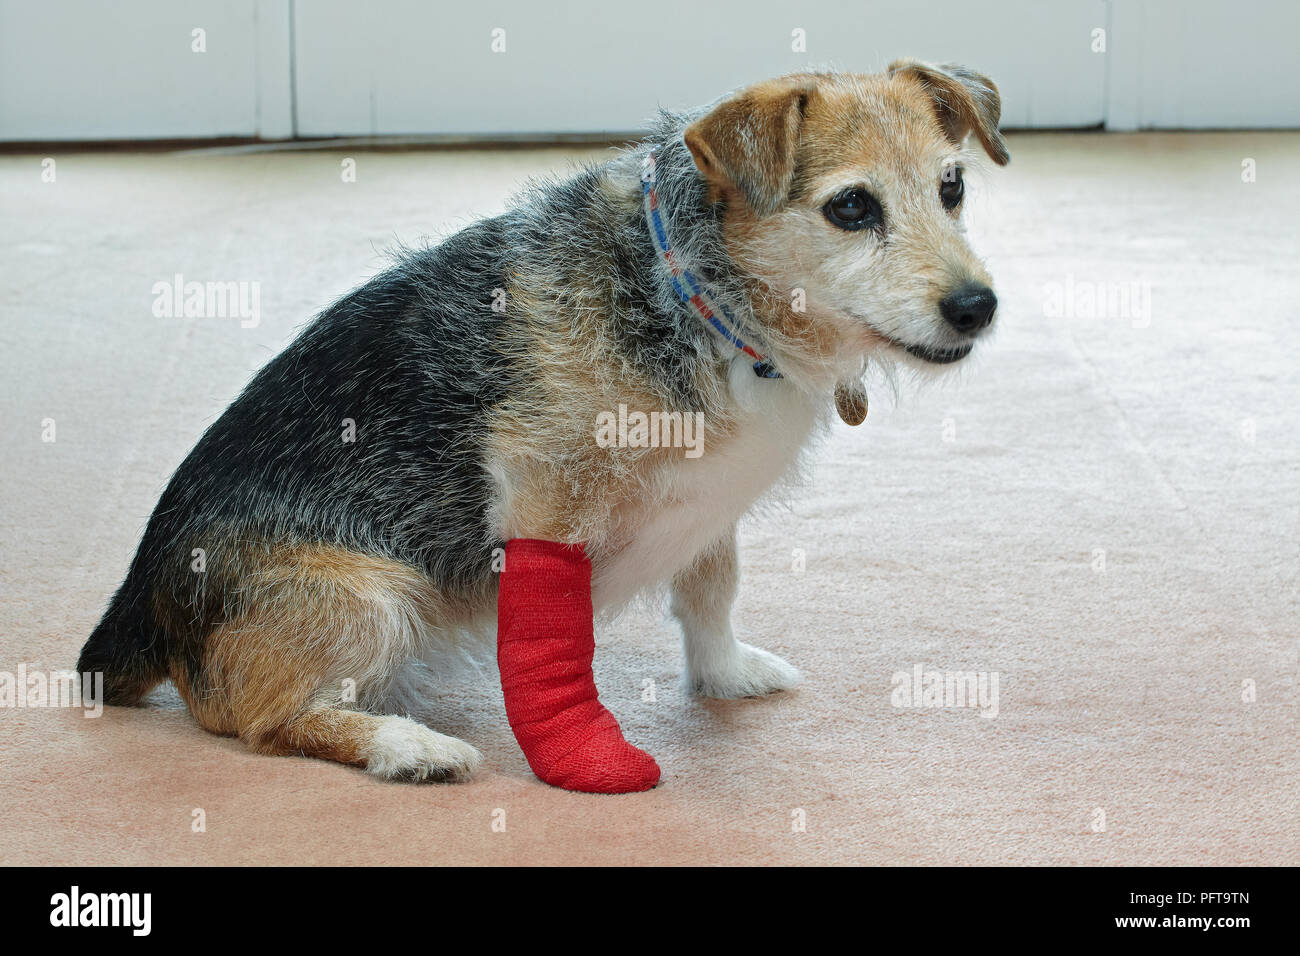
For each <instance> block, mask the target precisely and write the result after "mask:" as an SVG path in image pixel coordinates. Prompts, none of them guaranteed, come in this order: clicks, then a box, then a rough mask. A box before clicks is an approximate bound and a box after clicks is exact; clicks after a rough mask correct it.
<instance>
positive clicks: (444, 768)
mask: <svg viewBox="0 0 1300 956" xmlns="http://www.w3.org/2000/svg"><path fill="white" fill-rule="evenodd" d="M364 758H365V765H366V770H367V771H368V772H369V773H371V774H373V775H374V776H376V777H384V778H385V779H388V780H417V781H425V780H427V781H438V782H443V783H451V782H454V781H460V780H468V779H469V778H470V777H472V776H473V775H474V772H475V771H476V770H478V768H479V767H480V766H481V765H482V763H483V755H482V754H481V753H479V752H478V750H477V749H476V748H475V747H472V746H470V745H469V744H467V743H465V741H463V740H457V739H456V738H455V737H448V736H447V735H446V734H440V733H437V732H436V731H433V730H430V729H429V728H428V727H425V726H424V725H423V724H418V723H416V722H415V721H414V720H410V719H408V718H406V717H384V718H383V723H381V724H380V726H379V729H378V730H377V731H375V735H374V738H373V739H372V740H371V742H370V746H369V747H368V748H366V751H365V753H364Z"/></svg>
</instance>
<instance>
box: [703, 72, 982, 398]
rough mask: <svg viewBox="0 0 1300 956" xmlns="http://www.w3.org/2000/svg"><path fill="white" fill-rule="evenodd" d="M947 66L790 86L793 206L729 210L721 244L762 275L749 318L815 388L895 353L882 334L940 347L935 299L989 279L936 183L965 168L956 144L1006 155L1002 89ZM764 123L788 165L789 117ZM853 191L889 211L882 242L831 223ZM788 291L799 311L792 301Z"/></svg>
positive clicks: (802, 80) (709, 124)
mask: <svg viewBox="0 0 1300 956" xmlns="http://www.w3.org/2000/svg"><path fill="white" fill-rule="evenodd" d="M944 69H947V70H954V71H960V68H944ZM944 69H941V68H936V67H928V66H926V65H925V64H917V63H915V62H913V61H900V63H898V64H896V68H895V72H893V73H890V74H881V75H873V76H862V75H845V74H826V75H819V74H801V75H798V76H795V77H789V78H786V79H785V80H784V81H783V82H784V83H785V85H786V87H787V88H793V89H798V90H800V91H801V92H800V116H801V125H800V128H799V133H798V143H797V147H796V149H795V150H794V151H793V153H791V154H790V155H789V158H788V162H789V163H790V164H791V168H790V170H789V173H788V175H786V176H785V180H786V181H788V182H789V184H790V186H789V196H788V197H787V201H786V202H785V203H784V204H783V205H782V206H780V208H779V209H778V210H776V211H775V212H768V211H766V210H764V209H763V208H760V207H758V206H756V205H755V204H753V203H748V202H732V203H730V204H729V205H728V207H727V209H726V236H727V243H728V248H729V250H730V251H731V253H732V256H733V258H734V259H735V260H736V261H737V262H738V263H739V264H740V265H741V266H742V267H744V268H745V269H746V270H747V271H748V272H750V273H752V274H753V275H754V276H755V277H756V278H757V280H758V281H757V285H756V289H755V297H754V304H755V310H756V313H757V314H758V315H759V317H760V319H761V320H763V322H764V324H765V326H766V328H765V331H767V332H768V334H769V341H770V342H771V343H772V344H773V346H774V351H776V352H777V353H779V354H780V355H781V357H782V361H783V363H784V366H785V367H786V368H788V369H790V370H791V371H792V372H794V373H795V374H796V375H797V376H798V377H800V378H802V379H806V380H808V381H809V382H811V383H813V385H814V387H816V388H818V389H825V388H828V387H829V386H830V385H831V384H833V382H834V381H836V380H838V379H839V378H841V377H843V376H846V375H849V376H852V375H854V374H856V373H857V372H858V371H859V370H860V369H861V367H862V363H863V361H864V359H865V358H868V357H871V356H874V355H880V354H882V353H889V354H891V355H892V354H894V353H895V352H897V350H894V349H891V348H890V347H889V346H888V344H887V342H888V341H889V340H894V341H900V340H901V341H904V342H907V343H909V344H916V345H922V346H928V347H941V346H943V345H945V344H948V343H947V342H945V339H944V337H945V336H946V335H947V334H948V332H947V329H946V327H945V325H944V323H943V320H942V318H941V316H940V314H939V307H938V306H939V301H940V300H941V299H942V298H943V297H944V296H946V295H947V294H948V293H949V292H951V291H952V290H953V289H955V288H956V287H958V286H960V285H962V284H963V283H965V282H979V283H983V284H986V285H988V284H991V279H990V277H989V275H988V272H987V270H986V269H985V267H984V265H983V263H982V262H981V260H980V259H979V258H978V257H977V256H976V255H975V254H974V253H973V252H972V251H971V249H970V247H969V246H968V245H967V243H966V239H965V234H964V229H963V227H962V224H961V218H960V211H959V210H958V211H957V212H950V211H948V210H946V209H944V208H943V206H942V204H941V203H940V200H939V183H940V178H941V176H942V175H943V171H944V169H945V168H946V167H947V166H949V165H952V164H954V163H960V164H961V165H963V166H966V167H969V166H971V165H972V162H973V160H972V157H971V154H970V153H969V152H968V151H965V150H964V149H963V148H962V146H961V143H962V142H963V141H964V140H965V138H966V136H967V134H968V133H969V132H971V131H972V130H973V131H974V132H976V133H977V134H978V135H979V138H980V140H981V142H982V143H984V145H985V146H986V147H987V148H988V149H989V150H990V152H992V153H993V154H994V158H995V160H996V161H998V162H1004V161H1005V159H1006V153H1005V145H1004V144H1003V143H1002V140H1001V137H1000V135H998V133H997V126H996V124H997V112H998V100H997V92H996V87H994V86H993V84H992V82H991V81H988V80H987V78H985V77H982V76H980V75H979V74H975V73H971V72H970V71H960V72H959V73H956V74H949V73H947V72H944ZM968 85H969V89H968ZM766 88H767V84H762V85H760V87H758V88H756V89H766ZM970 90H974V91H975V92H974V93H972V92H970ZM749 97H750V94H749V93H748V92H746V93H742V94H740V95H739V96H737V97H736V98H735V100H734V103H736V104H743V103H745V102H747V101H748V99H749ZM730 102H732V101H729V103H730ZM734 108H735V107H734V106H728V107H726V109H727V110H731V109H734ZM728 116H729V113H728V112H726V111H725V110H724V108H719V109H718V110H716V111H715V113H714V114H710V117H707V118H706V119H705V120H701V121H699V122H698V123H697V124H696V127H698V128H699V129H715V130H716V129H717V124H718V122H719V121H723V120H726V119H727V118H728ZM714 117H717V118H718V119H717V120H715V119H714ZM769 122H775V123H776V126H777V130H776V132H775V134H774V135H775V142H776V144H777V145H776V146H775V148H774V151H773V153H772V154H771V155H772V157H774V159H773V161H774V162H778V163H780V162H786V161H787V159H786V155H787V154H786V146H785V144H786V142H787V132H786V130H785V127H784V125H782V124H784V122H785V120H784V119H781V120H779V121H773V120H771V118H770V116H769ZM715 135H719V136H722V137H723V138H724V139H725V137H726V134H725V133H724V132H718V133H716V134H715ZM693 151H695V150H694V149H693ZM700 152H703V149H700ZM701 168H702V169H704V167H703V166H702V167H701ZM705 172H706V175H708V172H707V170H706V171H705ZM776 178H777V179H779V178H780V177H779V176H778V177H776ZM852 186H863V187H865V188H867V189H868V190H869V191H870V192H871V193H872V195H874V196H875V197H876V198H877V199H878V200H879V201H880V202H881V204H882V206H883V207H884V211H885V218H886V227H885V232H884V234H883V236H882V237H879V238H877V237H874V236H871V235H866V234H864V232H846V231H844V230H840V229H837V228H835V227H834V226H832V225H831V224H830V223H828V222H827V221H826V219H825V217H824V215H823V213H822V207H823V205H824V204H825V202H826V201H827V200H828V199H829V198H831V197H832V196H833V195H835V194H836V193H837V192H839V191H840V190H842V189H845V188H849V187H852ZM796 294H802V296H803V297H804V299H805V302H806V309H805V310H803V311H800V310H797V309H795V308H793V307H792V302H793V300H794V299H795V297H796Z"/></svg>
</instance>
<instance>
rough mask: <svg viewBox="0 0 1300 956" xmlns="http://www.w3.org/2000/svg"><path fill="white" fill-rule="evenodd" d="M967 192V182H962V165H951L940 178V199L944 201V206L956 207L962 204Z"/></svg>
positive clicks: (945, 207)
mask: <svg viewBox="0 0 1300 956" xmlns="http://www.w3.org/2000/svg"><path fill="white" fill-rule="evenodd" d="M965 194H966V184H965V183H963V182H962V178H961V167H960V166H949V167H948V168H947V169H945V170H944V171H943V176H942V178H941V179H940V180H939V201H940V202H942V203H943V208H944V209H956V208H957V207H958V206H960V205H961V200H962V196H964V195H965Z"/></svg>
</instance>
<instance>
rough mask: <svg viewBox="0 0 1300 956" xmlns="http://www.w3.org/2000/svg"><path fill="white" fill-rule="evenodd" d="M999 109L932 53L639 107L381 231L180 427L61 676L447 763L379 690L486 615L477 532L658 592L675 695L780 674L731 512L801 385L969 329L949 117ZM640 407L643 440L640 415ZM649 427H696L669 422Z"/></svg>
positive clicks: (845, 395)
mask: <svg viewBox="0 0 1300 956" xmlns="http://www.w3.org/2000/svg"><path fill="white" fill-rule="evenodd" d="M999 113H1000V98H999V94H998V91H997V87H996V86H995V85H994V84H993V82H992V81H991V80H989V79H988V78H987V77H985V76H982V75H981V74H979V73H976V72H973V71H970V70H967V69H964V68H961V67H957V66H933V65H929V64H925V63H922V62H918V61H914V60H900V61H897V62H895V63H893V64H891V65H890V66H889V68H888V69H887V70H886V71H885V72H884V73H880V74H874V75H864V74H839V73H801V74H794V75H790V76H785V77H782V78H779V79H774V80H770V81H766V82H762V83H758V84H757V85H754V86H752V87H749V88H746V89H743V90H741V91H740V92H738V93H735V94H733V95H731V96H729V97H727V98H725V99H723V100H721V101H719V102H717V103H716V104H715V105H713V106H711V107H707V108H705V109H702V110H697V111H695V112H692V113H684V114H681V113H671V112H667V111H665V112H661V113H660V115H659V116H658V118H657V120H656V121H655V123H654V125H653V127H652V129H651V131H650V133H649V135H648V136H647V138H646V139H645V140H644V141H643V142H641V143H640V144H639V145H636V146H634V147H630V148H628V149H625V150H623V151H620V152H618V153H616V155H615V156H614V157H613V158H612V159H610V160H609V161H607V162H605V163H603V164H601V165H594V166H588V167H585V168H583V169H581V170H580V171H578V172H577V173H576V174H575V175H573V176H572V177H571V178H568V179H564V180H555V181H545V182H541V183H535V184H533V185H532V186H530V187H529V189H528V190H527V191H526V192H525V193H524V194H523V195H522V196H521V197H520V198H519V199H518V200H517V201H516V202H515V203H514V204H513V205H512V206H511V207H510V208H509V210H508V211H507V212H505V213H503V214H502V215H499V216H496V217H494V218H490V219H485V220H482V221H479V222H477V223H475V224H472V225H470V226H468V227H467V228H465V229H463V230H462V231H460V232H458V233H456V234H455V235H453V236H451V237H450V238H448V239H446V240H445V241H444V242H442V243H441V244H439V245H436V246H434V247H431V248H424V249H420V250H415V251H411V250H407V251H404V252H402V253H401V254H400V256H399V259H398V261H397V262H396V264H395V265H393V266H392V267H391V268H390V269H388V270H387V271H385V272H383V273H382V274H380V275H377V276H376V277H374V278H373V279H371V280H370V281H368V282H367V283H366V284H365V285H363V286H362V287H360V288H358V289H356V290H355V291H353V292H351V293H349V294H348V295H346V296H344V297H343V298H342V299H340V300H339V301H337V302H336V303H334V304H333V305H332V306H330V307H329V308H328V309H326V310H325V311H324V312H323V313H322V314H321V315H319V316H318V317H317V318H316V319H315V321H314V322H312V323H311V324H310V325H309V326H308V327H307V328H306V329H305V330H304V331H303V332H302V333H301V334H300V336H299V337H298V338H297V339H296V340H295V341H294V342H293V344H291V345H290V346H289V347H288V348H287V349H286V350H285V351H284V352H282V353H281V354H280V355H278V356H277V357H276V358H274V359H273V360H272V361H271V362H270V363H269V364H267V365H266V366H265V367H264V368H263V369H262V370H261V371H260V372H258V373H257V375H256V376H255V377H254V378H253V380H252V382H251V383H250V384H249V385H248V387H247V388H246V389H245V390H244V392H243V393H242V394H241V395H240V396H239V397H238V398H237V399H236V400H235V401H234V402H233V404H231V405H230V407H229V408H228V409H227V410H226V412H225V413H224V414H223V415H222V416H221V417H220V418H219V419H218V420H217V421H216V422H215V423H214V424H213V425H212V426H211V427H210V428H209V429H208V430H207V432H206V433H205V434H204V435H203V436H202V438H201V439H200V440H199V442H198V444H197V445H196V446H195V447H194V449H193V451H191V452H190V454H189V456H188V457H187V458H186V459H185V460H184V462H183V463H182V464H181V465H180V467H179V468H178V470H177V471H176V473H175V475H174V476H173V477H172V479H171V481H170V483H169V484H168V486H167V488H166V490H165V491H164V493H163V495H162V497H161V499H160V500H159V502H158V505H157V507H156V509H155V510H154V512H153V516H152V518H151V519H150V521H149V523H148V526H147V528H146V530H145V532H144V535H143V538H142V540H141V542H140V545H139V549H138V551H137V553H136V555H135V558H134V560H133V561H132V562H131V565H130V567H129V570H128V571H127V574H126V578H125V580H124V582H123V583H122V585H121V587H120V588H119V589H118V590H117V592H116V593H115V594H114V595H113V597H112V599H111V601H110V602H109V604H108V608H107V610H106V612H105V614H104V616H103V618H102V620H101V621H100V623H99V624H98V626H97V627H96V628H95V629H94V631H93V633H92V634H91V635H90V638H89V640H88V641H87V643H86V645H85V647H84V649H83V650H82V653H81V658H80V662H79V669H80V670H81V671H82V672H102V673H103V674H104V677H105V688H106V689H105V700H106V702H107V703H110V704H119V705H129V704H135V703H138V702H139V701H140V700H141V698H142V697H143V695H145V694H146V693H147V692H148V691H149V690H150V689H152V688H153V687H154V686H156V685H157V684H158V683H160V682H161V681H163V680H165V679H167V678H170V679H171V680H172V681H173V682H174V683H175V685H176V687H177V688H178V690H179V692H180V694H181V696H182V698H183V699H184V701H185V703H186V704H187V705H188V707H189V709H190V711H191V712H192V713H193V715H194V717H195V718H196V719H197V720H198V722H199V723H200V724H201V725H202V726H203V727H204V728H206V729H207V730H209V731H212V732H214V733H217V734H224V735H237V736H238V737H239V738H241V739H242V740H243V741H244V742H245V743H246V744H247V745H248V746H249V747H250V748H252V749H253V750H254V751H257V752H260V753H265V754H299V755H308V756H313V757H319V758H324V759H329V760H335V761H339V762H342V763H345V764H351V765H355V766H359V767H362V768H364V769H365V770H367V771H368V772H370V773H372V774H374V775H377V776H379V777H384V778H393V779H413V780H460V779H464V778H466V777H468V776H469V775H471V774H472V773H473V772H474V771H475V769H476V768H477V767H478V766H479V765H480V764H481V760H482V758H481V756H480V754H479V752H478V751H477V750H476V749H475V748H474V747H473V746H471V745H470V744H469V743H466V742H464V741H461V740H458V739H456V738H453V737H450V736H447V735H443V734H440V733H437V732H436V731H435V730H433V729H430V728H429V727H426V726H424V725H423V724H421V723H418V722H416V721H414V720H411V719H409V718H408V717H405V716H402V715H401V714H400V707H399V708H397V710H398V711H399V712H394V708H393V706H392V699H393V697H394V695H395V694H396V693H397V692H398V691H399V690H400V689H401V688H402V687H403V686H404V685H405V680H406V678H405V677H404V675H406V674H407V673H408V671H409V668H410V667H412V666H414V665H413V663H412V662H417V661H419V660H420V659H421V658H422V657H424V656H425V655H426V654H427V653H428V652H429V651H430V649H431V648H434V647H436V646H438V645H440V644H442V643H445V642H448V641H453V640H454V639H455V638H456V636H457V635H460V634H462V633H474V632H479V633H483V632H486V631H490V629H491V616H492V614H493V612H494V609H495V606H496V601H497V572H498V571H499V570H500V568H499V566H498V565H499V563H500V562H499V559H500V555H501V553H502V543H503V542H508V541H510V540H512V539H537V540H541V541H548V542H561V543H565V542H568V543H576V542H582V543H583V544H584V546H585V549H586V551H585V553H586V555H588V556H589V560H590V568H591V572H590V575H591V603H592V606H593V607H594V609H595V610H596V611H597V612H599V611H601V610H604V609H610V608H616V607H618V606H620V605H623V604H625V603H626V602H628V601H629V600H630V599H632V598H633V597H635V596H636V595H638V594H641V593H643V592H646V591H647V590H648V589H653V588H656V587H658V586H661V585H667V586H668V587H669V589H670V592H671V609H672V612H673V614H674V615H675V616H676V618H677V620H678V621H679V622H680V625H681V629H682V634H683V644H684V649H685V680H686V682H687V683H688V684H689V687H690V688H691V689H692V690H693V691H694V692H696V693H698V694H702V695H707V696H710V697H722V698H735V697H749V696H756V695H764V694H770V693H773V692H776V691H781V690H785V689H788V688H790V687H792V686H793V685H794V684H795V683H796V681H797V680H798V678H799V674H798V672H797V671H796V669H795V668H794V667H792V666H791V665H790V664H788V663H787V662H785V661H784V660H782V659H780V658H778V657H776V656H775V655H773V654H771V653H768V652H767V651H764V650H761V649H759V648H757V647H753V646H750V645H749V644H746V643H742V642H741V641H739V640H737V639H736V638H735V637H734V636H733V634H732V629H731V626H730V621H729V618H730V609H731V605H732V602H733V601H734V599H735V596H736V590H737V579H738V573H739V572H738V564H737V546H736V523H737V521H738V520H739V519H740V518H741V517H742V516H743V515H744V514H745V513H746V512H747V511H749V510H750V509H751V508H752V507H753V506H754V505H755V503H756V502H758V501H759V500H760V499H763V498H764V496H765V495H768V494H769V493H770V492H771V490H772V489H773V488H774V487H779V486H780V485H781V483H782V481H783V479H785V478H787V477H788V476H790V475H791V474H792V473H794V472H796V471H797V470H798V468H799V466H800V464H801V462H802V460H803V459H804V456H805V455H806V454H807V452H808V449H809V448H810V447H812V445H813V444H814V443H815V441H814V440H815V439H816V437H817V436H818V435H819V434H821V433H822V432H823V431H824V430H825V428H826V427H827V425H828V423H829V422H830V420H831V409H832V408H836V407H838V409H839V411H840V414H841V416H842V417H844V418H845V419H846V420H849V421H852V422H855V423H856V421H855V420H860V419H861V416H862V415H863V414H865V392H864V391H863V390H862V384H861V382H862V380H863V376H864V374H866V373H867V372H868V370H870V369H871V368H878V369H884V370H886V372H887V373H888V371H889V370H890V369H899V368H910V369H919V370H933V369H937V368H940V367H943V366H950V365H952V364H954V363H957V362H959V361H960V360H962V359H964V358H965V357H966V356H967V355H968V354H969V353H970V352H971V351H972V349H973V348H974V347H975V346H976V345H977V344H978V342H979V341H980V340H981V339H982V338H983V337H985V333H986V331H987V329H988V328H989V327H990V325H991V323H992V322H993V319H994V316H995V311H996V306H997V300H996V298H995V295H994V293H993V291H992V288H991V279H990V277H989V275H988V274H987V271H986V269H985V267H984V265H983V264H982V262H981V260H980V259H979V258H978V257H977V256H976V255H975V254H974V253H973V252H972V251H971V249H970V248H969V246H968V244H967V242H966V239H965V236H964V229H963V225H962V219H961V213H962V202H963V197H964V181H963V171H964V170H965V169H966V167H967V166H968V165H969V164H970V163H971V162H972V161H973V159H974V155H975V154H974V151H973V150H972V149H971V148H970V147H969V146H968V145H967V141H968V139H969V138H970V137H971V136H973V137H974V139H975V140H977V141H978V143H979V144H980V146H982V148H983V150H984V152H986V153H987V154H988V156H989V157H990V158H991V159H992V160H993V161H994V162H995V163H997V164H999V165H1004V164H1006V163H1007V162H1008V159H1009V157H1008V154H1007V149H1006V145H1005V142H1004V141H1003V139H1002V136H1001V135H1000V133H999V132H998V119H999ZM625 410H632V411H630V412H626V413H625ZM616 411H617V413H618V415H619V416H621V417H620V419H619V421H621V422H622V424H619V425H617V426H615V427H614V428H613V429H612V431H611V430H609V429H607V431H609V434H607V435H606V437H607V438H609V437H611V435H612V436H613V438H614V439H615V440H612V441H604V442H601V441H597V440H596V434H597V431H598V429H597V422H596V420H597V418H598V416H599V415H600V414H601V413H604V414H605V415H606V418H605V423H606V424H607V425H608V424H609V422H610V420H611V419H610V418H609V416H610V415H613V414H614V413H615V412H616ZM647 412H661V413H663V415H664V416H666V419H665V420H666V421H667V422H668V423H669V424H668V426H667V430H666V433H667V437H668V438H669V439H670V440H669V441H667V442H659V441H647V440H645V439H646V437H647V436H646V434H645V433H646V431H647V429H646V428H645V427H644V417H645V413H647ZM638 415H639V416H640V417H637V416H638ZM634 420H635V421H634ZM681 421H685V422H690V421H699V422H701V423H703V442H704V443H703V446H702V447H701V448H698V449H697V451H700V452H701V453H699V454H695V455H691V454H687V453H684V449H683V448H682V447H680V443H678V446H676V447H675V445H674V442H673V441H672V440H671V439H673V438H674V435H675V434H678V430H679V425H678V423H679V422H681ZM628 422H633V424H632V426H631V427H628V426H627V423H628ZM661 424H662V423H661ZM624 432H627V435H624ZM628 436H630V437H628ZM625 438H626V440H625ZM655 777H656V779H657V768H656V771H655Z"/></svg>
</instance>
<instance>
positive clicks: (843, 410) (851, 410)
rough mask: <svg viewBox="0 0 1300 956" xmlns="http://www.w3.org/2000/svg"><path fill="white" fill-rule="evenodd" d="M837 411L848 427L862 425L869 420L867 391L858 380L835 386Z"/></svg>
mask: <svg viewBox="0 0 1300 956" xmlns="http://www.w3.org/2000/svg"><path fill="white" fill-rule="evenodd" d="M835 410H836V411H837V412H839V413H840V418H842V419H844V424H846V425H861V424H862V423H863V422H864V421H866V418H867V390H866V389H865V388H863V387H862V383H861V382H859V381H856V380H850V381H847V382H840V383H839V384H838V385H836V386H835Z"/></svg>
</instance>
